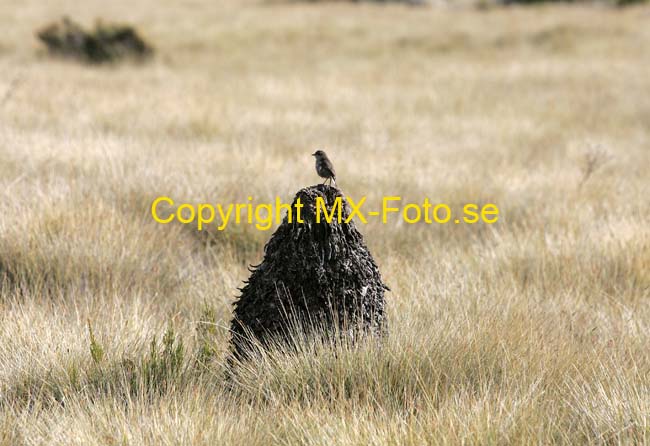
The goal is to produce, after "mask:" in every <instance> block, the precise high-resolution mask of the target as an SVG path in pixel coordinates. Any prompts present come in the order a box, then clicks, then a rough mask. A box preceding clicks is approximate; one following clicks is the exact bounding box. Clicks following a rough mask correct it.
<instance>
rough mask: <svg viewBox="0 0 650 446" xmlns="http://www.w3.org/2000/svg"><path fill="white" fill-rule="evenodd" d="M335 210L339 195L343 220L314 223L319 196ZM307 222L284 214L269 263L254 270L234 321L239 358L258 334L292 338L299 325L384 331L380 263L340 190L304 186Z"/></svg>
mask: <svg viewBox="0 0 650 446" xmlns="http://www.w3.org/2000/svg"><path fill="white" fill-rule="evenodd" d="M317 197H322V198H323V200H324V201H325V203H326V206H327V209H328V212H331V210H332V207H333V206H334V205H335V200H336V198H337V197H340V198H341V201H342V204H343V206H341V211H342V217H343V220H342V222H341V223H338V222H337V221H336V219H333V220H332V222H331V223H328V222H327V221H326V220H325V219H324V218H323V217H324V215H323V214H321V221H320V223H317V222H316V198H317ZM297 199H300V202H301V203H302V204H303V205H304V207H303V208H302V211H301V217H302V219H303V221H304V222H303V223H299V222H297V221H296V218H295V217H296V215H295V212H294V218H293V221H292V222H291V223H289V222H288V219H287V216H285V218H284V220H283V221H282V224H281V225H280V226H279V227H278V229H277V230H276V231H275V233H274V234H273V235H272V236H271V239H270V240H269V241H268V242H267V244H266V246H265V247H264V260H263V261H262V263H261V264H260V265H258V266H257V267H255V269H254V270H252V274H251V276H250V278H249V280H248V281H247V282H246V286H244V287H243V288H242V289H241V291H242V294H241V297H240V298H239V300H237V302H235V310H234V318H233V320H232V323H231V331H232V339H231V342H232V346H233V350H234V354H235V357H239V358H241V357H242V356H245V353H246V351H247V349H248V348H249V347H250V341H251V339H252V338H255V339H257V340H259V341H261V342H262V344H266V343H267V342H268V341H269V340H270V339H282V340H285V341H288V340H289V338H290V336H289V334H290V332H291V330H292V329H295V327H296V326H298V327H301V328H302V329H305V330H309V329H310V328H313V327H315V326H318V327H320V329H323V328H325V330H326V332H327V331H328V330H329V331H331V333H332V334H334V333H335V332H338V333H350V334H351V333H371V334H373V335H381V334H382V333H383V332H384V330H385V327H386V321H385V313H384V292H385V291H386V290H388V287H387V286H386V285H384V283H383V282H382V279H381V275H380V273H379V269H378V267H377V264H376V263H375V261H374V260H373V258H372V256H371V255H370V252H369V251H368V248H367V247H366V245H365V243H364V241H363V236H362V235H361V233H360V232H359V231H358V230H357V228H356V226H355V224H354V222H352V221H351V222H350V223H345V222H344V220H345V219H346V218H347V216H348V215H349V211H350V210H349V208H348V204H347V201H346V200H345V197H344V196H343V194H342V192H341V191H340V190H339V189H337V188H335V187H331V186H325V185H322V184H320V185H317V186H311V187H306V188H304V189H302V190H300V191H299V192H298V193H297V194H296V197H295V198H294V202H293V205H292V209H295V204H296V201H297Z"/></svg>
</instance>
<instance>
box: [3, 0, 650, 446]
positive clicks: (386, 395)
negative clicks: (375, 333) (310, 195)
mask: <svg viewBox="0 0 650 446" xmlns="http://www.w3.org/2000/svg"><path fill="white" fill-rule="evenodd" d="M64 13H68V14H70V15H71V16H73V17H74V18H75V19H77V20H79V21H81V22H82V23H85V24H90V23H91V22H92V20H93V19H94V18H95V17H100V16H101V17H102V18H104V19H105V20H107V21H109V20H110V21H120V22H124V21H127V22H132V23H134V24H135V25H136V26H138V28H139V29H140V30H141V31H142V33H143V35H144V36H145V37H147V38H149V40H151V41H152V42H153V44H154V45H155V46H156V48H157V49H158V56H157V58H156V59H155V60H154V61H153V62H152V63H150V64H147V65H129V64H126V65H121V66H115V67H109V68H97V67H88V66H83V65H77V64H73V63H65V62H61V61H57V60H51V59H49V58H47V57H46V56H45V55H44V54H42V53H41V52H39V51H37V50H36V41H35V39H34V38H33V34H32V33H33V30H34V29H36V28H38V26H39V25H41V24H43V23H44V22H47V21H49V20H51V19H53V18H56V17H58V16H60V15H62V14H64ZM648 14H650V11H648V9H647V8H645V9H644V8H632V9H627V10H624V11H620V10H610V9H606V8H600V7H588V6H582V7H566V6H552V7H535V8H525V9H524V8H507V9H490V10H488V11H484V12H478V11H475V10H472V9H467V8H455V9H453V8H452V9H444V10H443V9H433V8H408V7H400V6H380V7H375V6H373V5H368V4H361V5H350V4H341V3H332V4H318V5H300V4H294V3H287V4H282V3H280V4H273V5H268V4H254V3H250V2H246V3H235V2H221V3H216V4H215V2H208V1H194V2H159V3H154V2H138V3H136V2H132V1H131V2H126V1H121V0H120V1H116V2H90V3H87V4H86V3H85V4H84V6H83V8H80V7H78V6H75V7H74V8H72V4H71V3H69V2H66V1H63V0H52V1H48V2H36V1H32V0H30V1H17V0H9V2H8V3H7V1H5V2H4V5H3V8H2V11H1V12H0V26H1V27H2V29H3V37H2V39H3V40H2V42H0V98H4V99H3V101H2V103H1V104H0V194H1V199H0V274H1V276H2V285H1V286H0V445H4V444H6V445H15V444H66V445H68V444H79V445H88V444H133V445H139V444H172V443H173V444H245V445H253V444H260V445H265V444H313V445H316V444H322V445H335V444H341V445H343V444H346V445H348V444H360V445H361V444H363V445H366V444H395V445H397V444H400V445H401V444H413V445H419V444H424V443H430V444H460V443H472V444H474V443H481V444H531V443H535V444H550V443H555V444H580V443H585V444H586V443H589V444H610V443H611V444H633V443H636V444H638V443H650V416H649V415H648V414H650V385H649V384H648V383H649V378H650V353H649V350H648V348H647V347H648V345H649V343H650V306H649V305H648V299H649V298H650V225H649V224H648V223H649V218H648V216H649V215H650V201H649V200H648V193H649V192H650V175H648V167H649V166H650V151H649V150H648V148H649V147H650V137H649V136H650V133H649V132H648V123H649V122H650V96H648V95H647V94H646V93H647V92H648V91H650V64H649V63H648V62H647V61H648V60H650V28H648V27H647V26H646V25H647V19H648ZM316 147H323V148H325V149H326V150H327V151H328V153H329V154H330V157H331V158H332V160H333V162H334V164H335V166H336V169H337V173H338V177H339V180H340V185H341V186H342V188H343V189H344V191H345V192H346V193H347V194H348V195H350V196H352V197H355V198H356V197H361V196H363V195H367V196H368V203H369V206H377V205H378V203H379V200H380V199H381V196H384V195H401V196H403V197H405V198H408V199H410V200H418V201H420V200H422V199H423V198H424V197H425V196H428V197H429V198H430V199H431V200H432V201H434V202H445V203H449V204H450V205H452V207H454V208H455V209H458V207H459V206H461V205H462V204H464V203H468V202H477V203H487V202H493V203H496V204H497V205H498V206H499V208H500V210H501V219H500V220H499V222H498V223H497V224H495V225H492V226H488V225H444V226H441V225H431V226H428V225H405V224H399V223H398V222H397V220H393V221H392V222H391V223H390V224H388V225H382V224H379V223H370V224H368V225H365V226H362V227H361V231H362V232H363V233H364V234H365V236H366V239H367V242H368V244H369V247H370V249H371V251H372V252H373V254H374V256H375V257H376V259H377V261H378V263H379V265H380V268H381V270H382V272H383V274H384V277H385V281H386V282H387V283H388V284H389V285H390V286H391V288H392V292H391V293H389V295H388V299H389V316H390V321H391V335H390V337H389V338H388V339H387V341H386V343H385V344H383V345H381V346H379V345H375V344H372V343H368V344H363V345H360V346H357V347H354V348H353V347H350V346H345V345H342V346H338V347H337V348H336V349H335V350H334V351H333V350H331V349H330V348H327V347H324V346H320V345H319V344H318V343H317V342H315V341H310V340H309V339H305V340H303V348H302V349H300V351H299V352H294V353H293V354H288V353H287V352H283V351H281V349H278V350H277V351H272V352H269V353H267V354H265V355H262V356H261V357H260V358H259V360H258V361H256V362H254V363H249V364H245V365H243V366H242V369H241V370H240V373H239V374H238V375H237V379H236V381H235V384H234V385H231V386H230V387H228V386H226V383H225V382H224V376H223V373H222V372H223V370H222V368H223V362H224V354H225V350H226V348H227V341H228V333H227V331H226V330H227V329H226V327H227V326H228V322H229V319H230V315H231V306H230V304H231V302H232V300H233V298H234V297H235V296H236V292H237V291H236V288H237V287H238V286H240V285H241V283H242V281H243V280H244V279H246V277H247V275H248V272H247V270H246V265H247V264H249V263H258V262H259V260H260V258H261V255H262V247H263V244H264V241H265V240H266V239H267V238H268V236H269V235H270V233H269V232H267V233H263V232H259V231H256V230H255V229H253V228H251V227H247V226H243V227H239V228H233V229H232V230H229V231H227V232H225V233H218V234H213V235H212V236H209V237H208V236H206V235H205V234H198V233H197V232H196V231H195V230H193V229H192V228H190V227H187V226H182V225H176V224H172V225H167V226H161V225H158V224H156V223H154V222H153V221H152V220H151V217H150V215H149V206H150V204H151V201H152V200H153V199H154V198H155V197H157V196H159V195H168V196H171V197H173V198H174V199H175V200H177V201H178V202H183V201H189V202H195V203H196V202H201V201H205V202H212V203H214V202H217V201H219V202H229V201H245V200H246V197H247V196H248V195H253V196H254V197H255V199H256V200H259V201H268V200H272V199H274V197H275V196H276V195H279V196H280V197H282V198H283V199H285V200H286V201H289V200H290V199H291V198H292V196H293V193H294V192H295V191H297V190H298V189H299V188H300V187H303V186H305V185H308V184H312V183H314V182H316V180H317V178H316V176H315V173H314V172H313V168H312V160H311V158H310V157H309V153H311V151H313V149H314V148H316ZM89 322H90V327H92V331H93V335H94V339H95V343H94V344H93V345H94V347H93V352H94V354H91V339H90V337H89V330H88V326H89ZM170 327H171V329H170ZM165 333H167V334H168V335H167V337H166V338H164V339H165V341H163V337H164V335H165ZM152 341H153V346H152ZM181 341H182V347H179V345H180V342H181ZM97 348H101V350H102V354H98V353H97V350H96V349H97Z"/></svg>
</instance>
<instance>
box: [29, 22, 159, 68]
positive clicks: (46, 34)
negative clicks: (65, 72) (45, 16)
mask: <svg viewBox="0 0 650 446" xmlns="http://www.w3.org/2000/svg"><path fill="white" fill-rule="evenodd" d="M37 36H38V38H39V39H40V40H41V41H42V42H43V43H45V45H46V46H47V48H48V50H49V52H50V54H53V55H57V56H66V57H72V58H75V59H79V60H82V61H85V62H91V63H102V62H114V61H116V60H119V59H123V58H127V57H130V58H133V59H144V58H146V57H149V56H150V55H151V54H152V53H153V49H152V48H151V46H149V44H147V42H145V41H144V39H142V37H140V36H139V35H138V33H137V31H136V30H135V29H134V28H132V27H130V26H126V25H114V24H112V25H104V24H102V23H99V22H98V23H97V24H96V25H95V29H94V30H92V31H87V30H85V29H83V28H82V27H81V26H79V25H78V24H76V23H75V22H73V21H72V20H70V19H68V18H67V17H64V18H63V19H62V20H61V22H55V23H51V24H50V25H47V26H45V27H44V28H42V29H41V30H40V31H38V32H37Z"/></svg>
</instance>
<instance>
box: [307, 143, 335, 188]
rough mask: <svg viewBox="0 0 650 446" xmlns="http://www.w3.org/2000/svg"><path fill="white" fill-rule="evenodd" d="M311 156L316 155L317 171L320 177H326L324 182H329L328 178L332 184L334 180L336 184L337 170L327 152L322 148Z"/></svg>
mask: <svg viewBox="0 0 650 446" xmlns="http://www.w3.org/2000/svg"><path fill="white" fill-rule="evenodd" d="M311 156H315V157H316V173H317V174H318V176H319V177H321V178H325V181H323V184H325V183H327V180H329V181H330V185H331V184H332V182H334V185H335V186H336V171H335V170H334V166H333V165H332V162H331V161H330V159H329V158H328V157H327V155H326V154H325V152H323V151H322V150H316V151H315V152H314V153H312V154H311Z"/></svg>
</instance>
